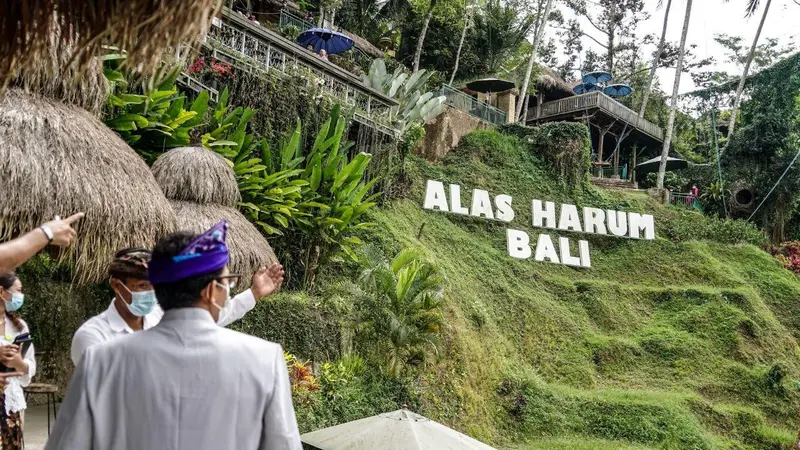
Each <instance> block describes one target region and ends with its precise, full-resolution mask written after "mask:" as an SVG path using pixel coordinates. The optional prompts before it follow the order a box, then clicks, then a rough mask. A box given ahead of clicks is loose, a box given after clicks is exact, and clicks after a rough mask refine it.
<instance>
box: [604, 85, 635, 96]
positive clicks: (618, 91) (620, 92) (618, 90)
mask: <svg viewBox="0 0 800 450" xmlns="http://www.w3.org/2000/svg"><path fill="white" fill-rule="evenodd" d="M603 92H604V93H605V94H606V95H608V96H609V97H627V96H629V95H631V94H633V88H632V87H630V86H628V85H627V84H612V85H611V86H606V88H605V89H603Z"/></svg>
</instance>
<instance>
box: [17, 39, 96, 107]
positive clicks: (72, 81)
mask: <svg viewBox="0 0 800 450" xmlns="http://www.w3.org/2000/svg"><path fill="white" fill-rule="evenodd" d="M76 48H77V47H76V43H75V41H74V40H73V41H72V42H69V43H67V44H64V43H59V42H58V36H57V34H56V33H55V32H54V33H52V34H51V35H50V40H49V41H48V43H47V47H46V48H45V49H43V52H46V54H47V56H46V57H45V58H38V59H35V60H33V61H31V62H30V63H29V64H28V65H27V66H26V67H24V68H23V69H22V70H20V71H19V72H18V73H17V75H16V76H15V77H14V78H13V79H12V80H11V86H13V87H18V88H20V89H23V90H25V91H26V92H32V93H34V94H37V95H41V96H43V97H47V98H49V99H53V100H59V101H61V102H63V103H66V104H68V105H76V106H80V107H81V108H83V109H85V110H87V111H89V112H91V113H93V114H94V115H95V116H100V113H101V110H102V108H103V106H104V105H105V103H106V100H107V99H108V94H109V90H110V89H109V85H108V80H107V79H106V76H105V75H104V74H103V61H101V60H100V59H99V58H95V59H93V60H92V61H90V62H89V63H88V65H87V66H86V67H79V66H78V65H77V64H70V58H72V55H73V54H74V52H75V50H76Z"/></svg>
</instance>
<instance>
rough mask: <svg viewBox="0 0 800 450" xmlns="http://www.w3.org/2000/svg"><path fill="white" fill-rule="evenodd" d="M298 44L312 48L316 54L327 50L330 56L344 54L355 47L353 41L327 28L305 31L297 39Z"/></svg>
mask: <svg viewBox="0 0 800 450" xmlns="http://www.w3.org/2000/svg"><path fill="white" fill-rule="evenodd" d="M297 43H298V44H300V45H302V46H303V47H308V46H309V45H310V46H312V47H313V48H314V53H319V51H320V50H325V52H327V53H328V54H329V55H336V54H338V53H344V52H346V51H348V50H350V48H351V47H353V40H352V39H350V38H349V37H347V36H345V35H344V34H342V33H338V32H336V31H333V30H329V29H327V28H312V29H310V30H308V31H304V32H302V33H300V36H299V37H298V38H297Z"/></svg>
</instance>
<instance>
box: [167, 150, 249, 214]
mask: <svg viewBox="0 0 800 450" xmlns="http://www.w3.org/2000/svg"><path fill="white" fill-rule="evenodd" d="M152 170H153V175H154V176H155V177H156V181H157V182H158V184H159V186H161V190H162V191H164V195H166V196H167V198H169V199H170V200H183V201H187V202H195V203H201V204H209V203H213V204H217V205H221V206H229V207H235V206H236V204H237V203H239V202H241V201H242V196H241V194H240V193H239V186H238V185H237V184H236V175H235V174H234V173H233V170H232V169H231V167H230V165H229V164H228V161H227V160H226V159H225V158H223V157H222V156H220V155H218V154H216V153H214V152H212V151H210V150H207V149H205V148H203V147H181V148H176V149H173V150H170V151H168V152H166V153H164V154H163V155H161V156H159V157H158V159H157V160H156V162H155V163H153V167H152Z"/></svg>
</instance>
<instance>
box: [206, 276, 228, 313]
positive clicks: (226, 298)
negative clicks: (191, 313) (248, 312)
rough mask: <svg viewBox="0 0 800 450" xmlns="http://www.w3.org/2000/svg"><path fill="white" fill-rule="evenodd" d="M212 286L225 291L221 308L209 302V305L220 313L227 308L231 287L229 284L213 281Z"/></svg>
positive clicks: (215, 303)
mask: <svg viewBox="0 0 800 450" xmlns="http://www.w3.org/2000/svg"><path fill="white" fill-rule="evenodd" d="M214 284H216V285H217V286H219V287H221V288H222V289H225V302H224V303H223V304H222V306H219V305H218V304H217V302H215V301H214V300H211V304H212V305H214V306H216V307H217V309H219V310H220V311H222V310H223V309H225V308H227V307H228V304H229V303H230V301H231V286H230V285H229V284H222V283H220V282H218V281H215V282H214Z"/></svg>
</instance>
